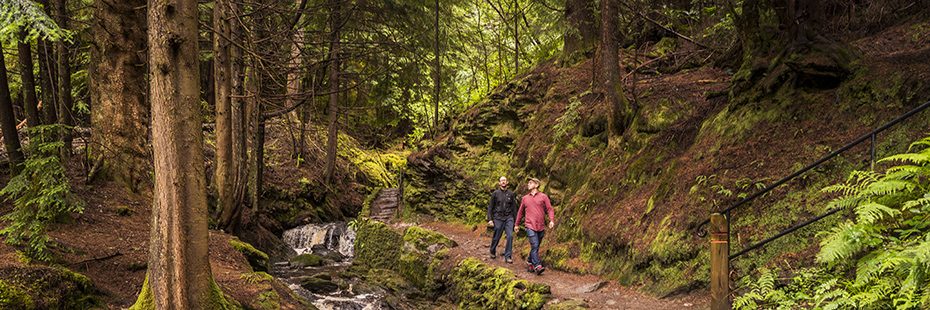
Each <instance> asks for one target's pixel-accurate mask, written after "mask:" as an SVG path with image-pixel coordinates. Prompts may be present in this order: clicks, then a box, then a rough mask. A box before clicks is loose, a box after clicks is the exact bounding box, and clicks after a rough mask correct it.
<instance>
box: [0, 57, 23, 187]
mask: <svg viewBox="0 0 930 310" xmlns="http://www.w3.org/2000/svg"><path fill="white" fill-rule="evenodd" d="M0 130H2V131H3V147H4V148H5V149H6V154H7V156H8V157H9V158H10V168H11V169H10V170H11V171H13V174H16V173H17V172H19V169H20V165H21V164H22V163H23V161H25V157H24V156H23V151H22V146H21V145H20V144H19V134H17V132H16V118H15V117H14V116H13V100H12V99H11V98H10V82H9V81H8V80H7V76H6V61H5V60H4V59H3V44H0Z"/></svg>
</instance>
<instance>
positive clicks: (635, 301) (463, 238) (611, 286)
mask: <svg viewBox="0 0 930 310" xmlns="http://www.w3.org/2000/svg"><path fill="white" fill-rule="evenodd" d="M421 226H423V227H426V228H428V229H432V230H435V231H437V232H439V233H442V234H444V235H446V236H447V237H449V238H450V239H452V240H454V241H455V242H456V243H458V246H457V247H454V248H452V249H451V251H450V253H449V254H450V257H451V258H452V259H451V260H450V261H453V262H459V261H461V260H463V259H465V258H467V257H475V258H478V259H480V260H481V261H482V262H483V263H485V264H488V265H492V266H495V267H503V268H507V269H510V270H511V271H513V273H514V274H515V275H516V276H517V277H518V278H520V279H525V280H528V281H531V282H536V283H543V284H546V285H549V287H550V288H551V290H552V300H551V301H550V304H552V303H555V302H559V301H567V300H574V301H576V302H579V301H580V302H583V303H584V304H586V305H587V306H588V307H589V308H590V309H632V310H639V309H642V310H647V309H649V310H653V309H705V308H707V306H708V300H707V298H706V297H705V296H703V295H702V294H689V295H684V296H676V297H670V298H658V297H653V296H649V295H646V294H644V293H641V292H638V291H636V290H635V289H633V288H630V287H625V286H622V285H620V284H618V283H617V282H616V281H610V280H605V279H603V278H601V277H599V276H596V275H581V274H574V273H568V272H563V271H558V270H552V269H548V270H546V272H544V273H543V274H542V275H539V276H537V275H536V274H533V273H529V272H527V271H526V270H525V269H524V268H525V263H524V261H525V260H526V258H525V257H523V256H522V255H521V253H520V249H522V248H523V247H524V246H526V244H527V241H526V238H525V237H524V238H517V237H516V236H514V240H513V252H514V254H513V261H514V262H513V264H507V263H505V262H504V259H503V257H501V256H498V258H497V259H494V260H492V259H491V258H490V256H489V251H488V247H489V246H490V244H491V238H490V236H489V234H487V233H483V232H484V230H483V229H481V228H483V226H479V229H476V230H473V229H472V228H471V227H470V226H465V225H463V224H454V223H445V222H430V223H426V224H423V225H421ZM556 229H557V228H556ZM505 238H506V237H502V238H501V239H502V240H501V242H500V243H501V244H500V245H499V248H498V252H499V253H500V252H502V251H503V248H504V244H505V243H506V241H505ZM546 246H547V243H546V241H545V240H544V241H543V243H542V246H541V248H540V253H544V251H545V249H546ZM542 258H543V260H544V261H545V259H546V257H545V255H542Z"/></svg>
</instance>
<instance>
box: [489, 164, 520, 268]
mask: <svg viewBox="0 0 930 310" xmlns="http://www.w3.org/2000/svg"><path fill="white" fill-rule="evenodd" d="M497 185H498V186H500V188H498V189H496V190H494V192H492V193H491V203H490V204H488V225H489V226H494V237H493V238H491V259H496V258H497V244H498V242H500V240H501V234H502V233H504V232H506V233H507V245H506V247H505V248H504V261H506V262H507V263H508V264H512V263H513V259H511V257H512V254H513V223H514V218H515V217H516V216H517V201H516V198H515V197H514V194H513V192H512V191H511V190H509V189H507V178H506V177H501V178H500V179H499V180H498V182H497Z"/></svg>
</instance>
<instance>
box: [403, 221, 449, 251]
mask: <svg viewBox="0 0 930 310" xmlns="http://www.w3.org/2000/svg"><path fill="white" fill-rule="evenodd" d="M404 242H406V243H408V244H410V245H412V246H413V247H414V248H416V249H417V250H420V251H429V250H430V248H436V247H444V248H453V247H456V246H457V244H456V243H455V241H452V239H449V237H446V236H445V235H443V234H440V233H438V232H435V231H432V230H429V229H426V228H423V227H420V226H410V227H407V230H406V231H405V232H404ZM432 252H435V250H433V251H432Z"/></svg>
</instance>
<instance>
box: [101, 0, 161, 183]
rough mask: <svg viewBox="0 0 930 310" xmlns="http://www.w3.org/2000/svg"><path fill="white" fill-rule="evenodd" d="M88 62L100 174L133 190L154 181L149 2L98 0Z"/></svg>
mask: <svg viewBox="0 0 930 310" xmlns="http://www.w3.org/2000/svg"><path fill="white" fill-rule="evenodd" d="M96 2H97V3H96V5H94V18H93V19H92V22H93V25H92V27H93V29H94V31H93V33H94V42H95V44H91V64H90V82H91V83H90V96H91V102H93V103H94V104H93V105H91V110H90V122H91V128H92V129H93V132H94V135H93V141H92V143H91V145H90V147H91V149H93V150H94V154H95V155H96V156H100V159H101V160H102V161H103V166H102V172H103V174H104V175H105V176H106V177H108V178H111V179H113V180H115V181H117V182H119V183H121V184H123V185H124V186H126V187H127V188H129V189H130V190H132V191H134V192H138V191H139V190H141V189H143V188H146V187H147V184H148V185H150V184H151V183H150V181H149V177H148V171H149V168H148V162H149V159H148V158H149V155H148V154H149V148H148V121H149V106H148V102H146V100H145V92H146V89H145V59H144V58H143V57H144V56H143V54H142V53H143V52H144V51H145V40H146V38H145V30H144V28H143V27H140V25H143V24H145V0H124V1H113V0H97V1H96Z"/></svg>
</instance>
